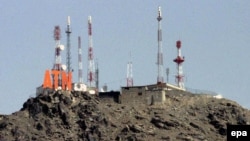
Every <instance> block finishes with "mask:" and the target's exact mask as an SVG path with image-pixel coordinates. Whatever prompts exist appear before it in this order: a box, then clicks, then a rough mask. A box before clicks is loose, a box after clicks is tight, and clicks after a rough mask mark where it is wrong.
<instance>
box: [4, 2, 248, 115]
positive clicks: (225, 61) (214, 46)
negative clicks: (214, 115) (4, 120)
mask: <svg viewBox="0 0 250 141" xmlns="http://www.w3.org/2000/svg"><path fill="white" fill-rule="evenodd" d="M158 6H161V7H162V16H163V20H162V32H163V57H164V68H167V67H169V68H170V78H169V79H170V82H171V83H175V78H174V75H175V74H176V64H175V63H174V62H173V59H174V58H175V57H176V55H177V51H176V47H175V44H176V41H177V40H179V39H180V40H181V41H182V54H183V55H184V56H185V59H186V60H185V62H184V64H183V70H184V74H185V76H186V77H185V86H186V87H188V88H193V89H201V90H208V91H214V92H217V93H220V94H222V95H223V96H224V97H226V98H228V99H232V100H234V101H236V102H238V103H239V104H240V105H242V106H244V107H246V108H250V103H249V99H250V93H249V89H248V88H249V85H250V79H249V78H250V71H249V69H250V65H249V62H248V61H249V60H250V55H249V52H250V47H249V38H250V10H249V7H250V1H249V0H241V1H236V0H220V1H218V0H206V1H201V0H185V1H184V0H155V1H146V0H136V1H132V0H126V1H125V0H123V1H122V0H105V1H104V0H103V1H99V0H74V1H72V0H64V1H62V0H43V1H31V0H22V1H20V0H8V1H7V0H6V1H4V2H1V4H0V13H1V14H0V31H1V32H0V40H1V41H0V53H1V55H0V60H1V61H0V66H1V70H0V78H1V80H0V96H1V98H0V113H1V114H10V113H12V112H15V111H17V110H19V109H20V108H21V107H22V104H23V103H24V102H25V101H26V100H27V98H29V97H30V96H34V95H35V92H36V87H38V86H40V85H41V84H42V82H43V75H44V71H45V69H51V68H52V66H53V62H54V47H55V41H54V39H53V30H54V26H55V25H59V26H60V27H61V29H62V38H61V43H62V44H65V45H66V34H65V32H64V31H65V29H66V24H67V23H66V19H67V16H71V27H72V34H71V35H72V36H71V44H72V45H71V46H72V50H71V51H72V67H73V68H74V70H75V72H74V76H73V77H74V81H77V37H78V36H81V38H82V47H83V68H84V69H83V76H84V81H85V82H86V76H87V48H88V34H87V18H88V16H89V15H91V16H92V21H93V47H94V57H95V58H96V59H98V64H99V69H100V70H99V71H100V76H99V77H100V86H103V85H104V84H105V83H106V84H107V85H108V89H109V90H119V88H120V86H124V85H126V80H125V78H126V64H127V62H128V61H129V58H130V57H129V52H131V54H132V61H133V76H134V84H135V85H144V84H152V83H156V80H157V66H156V57H157V20H156V17H157V10H158ZM62 54H63V55H62V57H63V63H64V64H65V62H66V61H65V60H66V57H65V56H66V52H65V51H64V52H62ZM164 78H165V79H166V76H164Z"/></svg>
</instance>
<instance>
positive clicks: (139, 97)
mask: <svg viewBox="0 0 250 141" xmlns="http://www.w3.org/2000/svg"><path fill="white" fill-rule="evenodd" d="M165 94H166V91H165V90H164V89H153V88H152V89H151V88H150V89H148V87H147V86H134V87H122V88H121V98H120V102H121V103H123V104H124V103H127V104H129V103H131V104H138V103H143V104H147V105H153V104H156V103H164V101H165V100H166V98H165Z"/></svg>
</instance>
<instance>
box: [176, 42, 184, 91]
mask: <svg viewBox="0 0 250 141" xmlns="http://www.w3.org/2000/svg"><path fill="white" fill-rule="evenodd" d="M176 47H177V58H175V59H174V60H173V61H174V62H175V63H176V64H177V75H176V76H175V80H176V83H177V85H178V87H180V88H183V89H184V81H183V77H184V75H183V70H182V63H183V62H184V57H182V56H181V41H180V40H178V41H177V42H176Z"/></svg>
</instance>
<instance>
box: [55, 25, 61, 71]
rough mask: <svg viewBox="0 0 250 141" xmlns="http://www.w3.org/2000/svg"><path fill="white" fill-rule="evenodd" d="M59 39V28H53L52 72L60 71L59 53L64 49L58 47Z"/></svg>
mask: <svg viewBox="0 0 250 141" xmlns="http://www.w3.org/2000/svg"><path fill="white" fill-rule="evenodd" d="M60 38H61V29H60V26H55V29H54V39H55V42H56V46H55V63H54V66H53V70H58V71H59V70H61V66H62V64H61V63H62V62H61V61H62V58H61V51H62V50H63V49H64V46H63V45H60Z"/></svg>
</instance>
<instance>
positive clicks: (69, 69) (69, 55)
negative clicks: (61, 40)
mask: <svg viewBox="0 0 250 141" xmlns="http://www.w3.org/2000/svg"><path fill="white" fill-rule="evenodd" d="M65 33H66V34H67V55H66V59H67V60H66V63H67V64H66V65H67V71H68V72H70V71H71V53H70V34H71V28H70V16H68V20H67V29H66V31H65Z"/></svg>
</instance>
